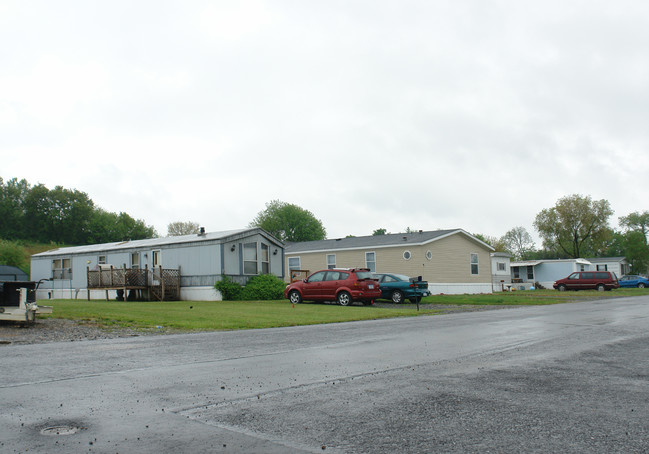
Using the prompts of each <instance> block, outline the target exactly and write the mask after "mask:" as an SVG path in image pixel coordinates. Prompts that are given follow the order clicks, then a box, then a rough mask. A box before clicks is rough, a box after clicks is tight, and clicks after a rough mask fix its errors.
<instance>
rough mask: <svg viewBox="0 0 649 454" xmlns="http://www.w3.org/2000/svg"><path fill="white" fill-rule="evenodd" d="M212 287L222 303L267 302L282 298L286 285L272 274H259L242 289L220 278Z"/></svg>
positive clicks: (230, 281)
mask: <svg viewBox="0 0 649 454" xmlns="http://www.w3.org/2000/svg"><path fill="white" fill-rule="evenodd" d="M214 287H215V288H216V289H217V290H218V291H219V292H221V296H222V297H223V300H224V301H240V300H245V301H269V300H279V299H282V298H284V288H285V287H286V283H285V282H284V281H283V280H281V279H280V278H278V277H277V276H275V275H273V274H261V275H259V276H255V277H253V278H251V279H250V280H249V281H248V283H247V284H246V285H245V287H244V286H241V285H240V284H237V283H236V282H233V281H232V279H230V278H229V277H227V276H221V280H220V281H219V282H217V283H216V284H215V285H214Z"/></svg>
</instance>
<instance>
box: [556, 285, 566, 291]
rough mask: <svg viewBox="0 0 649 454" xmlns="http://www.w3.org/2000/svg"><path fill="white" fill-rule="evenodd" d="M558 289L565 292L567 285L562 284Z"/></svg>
mask: <svg viewBox="0 0 649 454" xmlns="http://www.w3.org/2000/svg"><path fill="white" fill-rule="evenodd" d="M557 290H559V291H560V292H565V291H566V286H565V285H563V284H561V285H560V286H559V288H558V289H557Z"/></svg>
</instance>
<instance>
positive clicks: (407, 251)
mask: <svg viewBox="0 0 649 454" xmlns="http://www.w3.org/2000/svg"><path fill="white" fill-rule="evenodd" d="M406 254H407V255H408V257H406ZM411 258H412V252H410V251H409V250H405V251H403V259H404V260H410V259H411Z"/></svg>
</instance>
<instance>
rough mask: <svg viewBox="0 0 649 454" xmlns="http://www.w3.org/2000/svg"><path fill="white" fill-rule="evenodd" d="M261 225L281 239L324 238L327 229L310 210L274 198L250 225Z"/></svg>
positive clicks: (292, 240)
mask: <svg viewBox="0 0 649 454" xmlns="http://www.w3.org/2000/svg"><path fill="white" fill-rule="evenodd" d="M249 226H250V227H260V228H262V229H264V230H266V231H267V232H268V233H270V234H271V235H273V236H274V237H275V238H277V239H279V240H281V241H289V242H298V241H315V240H324V239H325V238H326V237H327V231H326V230H325V228H324V227H323V225H322V222H321V221H320V220H318V219H316V217H315V216H314V215H313V213H311V212H310V211H308V210H305V209H304V208H300V207H299V206H297V205H293V204H291V203H286V202H282V201H280V200H273V201H271V202H269V203H267V204H266V209H265V210H263V211H260V212H259V213H258V214H257V216H256V217H255V219H253V220H252V222H251V223H250V225H249Z"/></svg>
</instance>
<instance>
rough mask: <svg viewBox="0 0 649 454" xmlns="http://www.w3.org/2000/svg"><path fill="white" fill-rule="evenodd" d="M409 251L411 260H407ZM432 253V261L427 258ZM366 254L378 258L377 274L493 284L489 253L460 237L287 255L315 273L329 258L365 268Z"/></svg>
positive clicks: (344, 265) (442, 281) (348, 265)
mask: <svg viewBox="0 0 649 454" xmlns="http://www.w3.org/2000/svg"><path fill="white" fill-rule="evenodd" d="M405 251H409V252H410V254H411V257H410V260H406V259H404V257H403V254H404V252H405ZM428 251H430V252H431V254H432V258H431V259H430V260H429V259H428V258H427V257H426V254H427V252H428ZM365 252H374V253H375V254H376V271H377V272H379V273H381V272H383V273H386V272H392V273H400V274H406V275H408V276H411V277H414V276H422V277H423V279H424V280H427V281H428V282H430V283H449V284H454V283H470V284H474V283H475V284H477V283H488V284H491V279H492V278H491V257H490V252H491V251H489V250H488V249H485V248H484V246H482V245H480V244H478V243H476V242H474V241H471V240H470V239H469V238H467V237H466V236H464V235H460V234H456V235H451V236H449V237H446V238H442V239H439V240H436V241H433V242H431V243H428V244H425V245H423V246H420V245H412V244H410V245H409V244H403V245H397V246H391V247H386V248H376V249H363V250H360V249H359V250H344V251H329V252H312V253H308V254H305V253H287V254H286V257H287V262H286V265H287V270H288V257H300V264H301V268H302V269H303V270H309V271H310V272H314V271H317V270H321V269H326V268H327V254H335V255H336V266H337V267H339V268H353V267H365V266H366V264H365ZM472 253H475V254H478V271H479V274H478V275H472V274H471V254H472Z"/></svg>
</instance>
